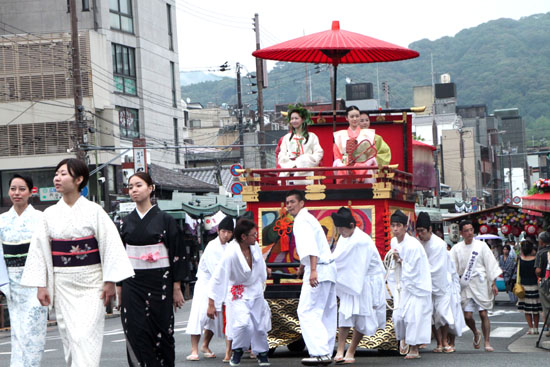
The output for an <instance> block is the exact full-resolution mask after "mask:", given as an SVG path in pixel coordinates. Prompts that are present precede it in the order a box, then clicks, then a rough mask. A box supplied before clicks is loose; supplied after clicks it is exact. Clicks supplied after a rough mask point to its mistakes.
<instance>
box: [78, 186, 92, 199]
mask: <svg viewBox="0 0 550 367" xmlns="http://www.w3.org/2000/svg"><path fill="white" fill-rule="evenodd" d="M89 192H90V189H88V185H86V186H84V188H83V189H82V191H80V195H82V196H84V197H88V193H89Z"/></svg>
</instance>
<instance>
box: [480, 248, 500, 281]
mask: <svg viewBox="0 0 550 367" xmlns="http://www.w3.org/2000/svg"><path fill="white" fill-rule="evenodd" d="M483 264H484V265H485V271H486V272H487V279H488V280H489V282H493V281H494V280H495V279H496V278H497V277H498V276H499V275H500V274H502V269H501V268H500V266H498V262H497V260H496V259H495V256H494V255H493V252H492V251H491V250H490V249H489V247H487V246H484V247H483Z"/></svg>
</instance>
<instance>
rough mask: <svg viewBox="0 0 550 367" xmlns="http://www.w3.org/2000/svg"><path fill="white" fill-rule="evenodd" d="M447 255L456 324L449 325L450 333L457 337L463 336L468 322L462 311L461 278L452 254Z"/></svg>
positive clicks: (452, 306) (448, 252)
mask: <svg viewBox="0 0 550 367" xmlns="http://www.w3.org/2000/svg"><path fill="white" fill-rule="evenodd" d="M446 253H447V264H448V267H449V269H448V270H449V271H448V272H447V276H448V279H449V283H450V291H449V293H450V294H451V300H450V303H451V311H452V313H453V319H454V324H453V325H449V331H450V332H451V333H453V334H454V335H456V336H462V330H464V328H465V327H466V321H465V320H464V312H463V311H462V302H461V297H460V291H461V289H460V277H459V276H458V273H457V272H456V265H455V263H454V261H453V259H452V257H451V252H450V251H446Z"/></svg>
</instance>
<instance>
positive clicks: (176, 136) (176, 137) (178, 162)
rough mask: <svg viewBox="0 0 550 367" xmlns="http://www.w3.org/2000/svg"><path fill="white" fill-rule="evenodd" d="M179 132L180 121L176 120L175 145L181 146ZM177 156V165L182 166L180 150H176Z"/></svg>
mask: <svg viewBox="0 0 550 367" xmlns="http://www.w3.org/2000/svg"><path fill="white" fill-rule="evenodd" d="M179 140H180V139H179V131H178V119H177V118H174V145H175V146H178V145H180V141H179ZM175 154H176V164H180V148H176V150H175Z"/></svg>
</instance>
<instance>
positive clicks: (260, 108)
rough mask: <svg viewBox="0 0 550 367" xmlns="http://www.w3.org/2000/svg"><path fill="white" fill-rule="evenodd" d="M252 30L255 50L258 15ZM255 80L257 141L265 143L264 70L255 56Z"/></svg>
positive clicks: (258, 34)
mask: <svg viewBox="0 0 550 367" xmlns="http://www.w3.org/2000/svg"><path fill="white" fill-rule="evenodd" d="M254 31H255V32H256V50H259V49H260V17H259V16H258V13H256V14H254ZM256 81H257V83H258V123H259V124H260V136H259V143H260V144H265V128H264V92H263V89H264V70H263V61H262V59H260V58H258V57H256ZM260 166H261V168H265V166H266V159H265V150H263V149H260Z"/></svg>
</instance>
